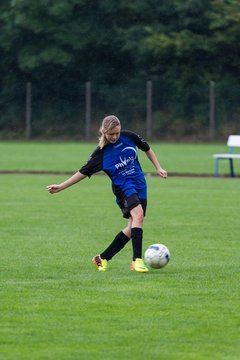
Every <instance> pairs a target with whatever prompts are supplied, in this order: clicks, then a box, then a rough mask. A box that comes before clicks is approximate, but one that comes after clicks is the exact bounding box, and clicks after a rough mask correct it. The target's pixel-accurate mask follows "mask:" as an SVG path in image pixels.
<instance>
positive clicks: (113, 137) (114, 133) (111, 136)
mask: <svg viewBox="0 0 240 360" xmlns="http://www.w3.org/2000/svg"><path fill="white" fill-rule="evenodd" d="M120 131H121V126H116V127H115V128H113V129H111V130H109V131H107V132H106V133H105V136H106V139H107V141H108V142H109V143H111V144H114V143H115V142H117V141H118V139H119V136H120Z"/></svg>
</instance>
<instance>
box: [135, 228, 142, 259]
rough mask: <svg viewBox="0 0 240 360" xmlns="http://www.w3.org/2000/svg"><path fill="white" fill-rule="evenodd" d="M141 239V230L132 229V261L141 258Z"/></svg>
mask: <svg viewBox="0 0 240 360" xmlns="http://www.w3.org/2000/svg"><path fill="white" fill-rule="evenodd" d="M142 239H143V230H142V229H141V228H137V227H135V228H132V247H133V261H135V260H136V258H140V259H141V258H142Z"/></svg>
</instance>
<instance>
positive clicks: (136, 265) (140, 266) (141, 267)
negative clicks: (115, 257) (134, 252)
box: [131, 258, 148, 273]
mask: <svg viewBox="0 0 240 360" xmlns="http://www.w3.org/2000/svg"><path fill="white" fill-rule="evenodd" d="M131 270H134V271H137V272H141V273H145V272H148V268H147V267H146V265H145V264H144V262H143V261H142V259H139V258H137V259H136V260H135V261H132V263H131Z"/></svg>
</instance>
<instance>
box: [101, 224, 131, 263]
mask: <svg viewBox="0 0 240 360" xmlns="http://www.w3.org/2000/svg"><path fill="white" fill-rule="evenodd" d="M129 240H130V239H129V238H128V237H127V236H126V235H125V234H124V233H123V232H122V231H120V233H119V234H117V235H116V236H115V239H114V240H113V241H112V243H111V244H110V245H109V246H108V247H107V249H106V250H104V251H103V252H102V253H101V254H100V256H101V258H102V259H106V260H111V258H112V257H113V256H114V255H116V254H117V253H118V252H119V251H120V250H122V249H123V248H124V246H125V245H126V244H127V242H128V241H129Z"/></svg>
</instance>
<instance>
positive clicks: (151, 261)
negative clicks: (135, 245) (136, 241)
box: [144, 244, 170, 269]
mask: <svg viewBox="0 0 240 360" xmlns="http://www.w3.org/2000/svg"><path fill="white" fill-rule="evenodd" d="M144 260H145V262H146V263H147V264H148V265H149V266H151V267H152V268H155V269H160V268H163V267H164V266H166V265H167V263H168V262H169V260H170V252H169V250H168V248H167V246H165V245H163V244H153V245H150V246H149V247H148V248H147V250H146V251H145V254H144Z"/></svg>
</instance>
